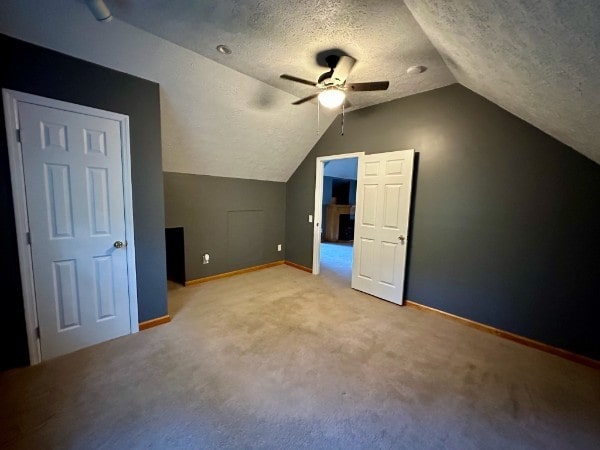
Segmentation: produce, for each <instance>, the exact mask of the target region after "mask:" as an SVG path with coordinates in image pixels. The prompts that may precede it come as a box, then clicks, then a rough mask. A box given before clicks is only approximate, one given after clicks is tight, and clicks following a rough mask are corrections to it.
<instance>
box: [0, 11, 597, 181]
mask: <svg viewBox="0 0 600 450" xmlns="http://www.w3.org/2000/svg"><path fill="white" fill-rule="evenodd" d="M106 3H107V4H108V6H109V7H110V8H111V9H112V11H113V13H114V15H115V17H116V18H115V20H113V21H112V22H109V23H99V22H96V21H95V20H94V19H93V17H92V15H91V13H90V12H89V10H88V9H87V8H86V6H85V4H84V2H83V0H53V1H51V2H44V7H43V8H41V7H40V3H39V1H38V0H2V2H0V32H3V33H6V34H8V35H10V36H14V37H17V38H19V39H23V40H25V41H28V42H33V43H35V44H38V45H41V46H44V47H48V48H51V49H54V50H57V51H60V52H63V53H66V54H69V55H72V56H75V57H78V58H81V59H84V60H88V61H92V62H94V63H97V64H101V65H103V66H106V67H111V68H114V69H117V70H120V71H123V72H127V73H130V74H133V75H136V76H139V77H142V78H146V79H150V80H153V81H156V82H157V83H159V84H160V95H161V122H162V124H161V127H162V147H163V169H164V170H165V171H172V172H183V173H196V174H206V175H216V176H228V177H238V178H253V179H260V180H271V181H286V180H287V179H288V178H289V176H290V175H291V174H292V173H293V172H294V170H295V169H296V167H297V166H298V164H299V163H300V162H301V161H302V159H303V158H304V157H305V156H306V154H307V153H308V152H309V151H310V149H311V148H312V147H313V145H314V144H315V142H316V141H317V140H318V139H319V137H320V135H321V134H322V132H323V131H324V130H325V129H326V128H327V127H328V126H329V125H330V124H331V123H332V120H333V119H334V115H333V114H331V113H330V114H329V115H327V114H325V115H323V114H322V115H321V125H320V129H319V130H318V131H317V112H316V106H315V104H314V103H313V102H309V103H306V104H304V105H301V106H292V105H290V103H291V102H293V101H294V100H296V99H297V98H298V97H304V96H306V95H309V94H311V93H313V92H314V91H313V88H311V87H309V86H303V85H298V84H295V83H291V82H288V81H285V80H281V79H279V75H280V74H282V73H288V74H292V75H296V76H299V77H302V78H307V79H311V80H314V79H316V78H317V77H318V75H319V74H321V73H322V72H324V71H325V69H324V67H321V66H319V64H318V63H317V55H318V54H319V52H324V51H326V50H328V49H332V48H337V49H340V50H342V51H344V52H346V53H347V54H349V55H351V56H353V57H354V58H356V59H357V60H358V62H357V63H356V65H355V67H354V69H353V71H352V73H351V75H350V77H349V81H351V82H363V81H378V80H389V81H390V82H391V83H390V89H389V90H388V91H385V92H373V93H371V92H353V93H351V94H350V95H351V98H350V100H351V102H352V103H353V105H354V108H355V109H356V108H359V107H364V106H368V105H371V104H376V103H380V102H384V101H388V100H392V99H395V98H399V97H403V96H407V95H411V94H415V93H418V92H423V91H426V90H430V89H434V88H437V87H441V86H445V85H447V84H451V83H453V82H455V81H459V82H460V83H462V84H463V85H465V86H467V87H468V88H470V89H472V90H473V91H475V92H477V93H479V94H480V95H483V96H484V97H486V98H488V99H489V100H491V101H493V102H495V103H497V104H498V105H500V106H502V107H504V108H506V109H507V110H509V111H511V112H512V113H514V114H515V115H517V116H519V117H521V118H522V119H524V120H526V121H527V122H529V123H531V124H533V125H535V126H537V127H538V128H540V129H542V130H543V131H545V132H547V133H549V134H550V135H552V136H554V137H556V138H557V139H559V140H561V141H562V142H564V143H566V144H568V145H570V146H572V147H573V148H575V149H576V150H578V151H579V152H581V153H583V154H585V155H587V156H588V157H590V158H591V159H593V160H594V161H596V162H599V163H600V135H599V133H600V131H599V130H600V126H599V124H600V107H599V105H600V98H599V96H600V76H599V74H600V63H599V59H598V58H599V55H600V49H599V45H600V31H599V30H600V25H598V24H600V1H598V0H579V1H575V0H563V1H559V0H545V1H531V0H477V1H476V0H406V1H405V2H402V1H400V0H393V1H392V0H383V1H381V0H378V1H357V0H337V1H335V0H305V1H296V2H294V1H291V0H281V1H276V0H267V1H259V0H238V1H231V0H222V1H216V0H205V1H191V0H106ZM405 3H406V5H407V6H408V7H407V6H406V5H405ZM221 43H224V44H227V45H229V46H230V47H231V48H232V50H233V53H232V54H231V55H229V56H226V55H221V54H220V53H217V52H216V50H215V47H216V45H217V44H221ZM432 43H433V44H432ZM438 52H439V53H438ZM440 54H441V55H442V56H440ZM442 57H443V58H442ZM417 64H418V65H425V66H427V67H428V70H427V71H426V72H424V73H423V74H421V75H416V76H414V75H413V76H411V75H407V74H406V69H407V68H408V67H409V66H412V65H417ZM322 113H323V110H322ZM353 150H357V149H353ZM358 150H362V149H358Z"/></svg>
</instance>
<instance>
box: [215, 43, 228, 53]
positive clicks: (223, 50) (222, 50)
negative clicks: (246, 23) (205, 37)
mask: <svg viewBox="0 0 600 450" xmlns="http://www.w3.org/2000/svg"><path fill="white" fill-rule="evenodd" d="M217 51H218V52H219V53H222V54H223V55H231V49H230V48H229V47H227V46H226V45H224V44H219V45H217Z"/></svg>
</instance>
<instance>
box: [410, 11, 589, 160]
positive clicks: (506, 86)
mask: <svg viewBox="0 0 600 450" xmlns="http://www.w3.org/2000/svg"><path fill="white" fill-rule="evenodd" d="M405 3H406V4H407V5H408V7H409V9H410V11H411V12H412V13H413V15H414V17H415V19H416V20H417V22H418V23H419V24H420V25H421V27H422V28H423V30H424V31H425V33H426V34H427V36H429V38H430V39H431V41H432V42H433V44H434V45H435V46H436V48H437V49H438V50H439V52H440V54H441V55H442V57H443V58H444V61H446V64H447V65H448V67H449V68H450V70H451V71H452V73H453V74H454V76H455V77H456V80H457V81H458V82H459V83H461V84H463V85H464V86H466V87H467V88H469V89H471V90H473V91H475V92H477V93H478V94H480V95H482V96H483V97H486V98H487V99H489V100H491V101H492V102H494V103H496V104H498V105H500V106H502V107H503V108H505V109H507V110H508V111H510V112H512V113H513V114H515V115H516V116H518V117H520V118H521V119H524V120H525V121H527V122H529V123H531V124H532V125H534V126H536V127H538V128H540V129H541V130H543V131H545V132H546V133H548V134H550V135H551V136H553V137H555V138H556V139H558V140H559V141H561V142H563V143H565V144H567V145H569V146H571V147H573V148H574V149H576V150H578V151H579V152H580V153H582V154H584V155H586V156H587V157H588V158H590V159H592V160H593V161H595V162H597V163H600V1H598V0H544V1H532V0H494V1H492V0H486V1H481V0H460V1H458V0H454V1H451V0H405Z"/></svg>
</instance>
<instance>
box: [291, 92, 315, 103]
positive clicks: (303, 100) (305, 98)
mask: <svg viewBox="0 0 600 450" xmlns="http://www.w3.org/2000/svg"><path fill="white" fill-rule="evenodd" d="M318 95H319V94H313V95H309V96H308V97H304V98H301V99H300V100H296V101H295V102H294V103H292V105H301V104H302V103H305V102H307V101H309V100H312V99H313V98H315V97H316V96H318Z"/></svg>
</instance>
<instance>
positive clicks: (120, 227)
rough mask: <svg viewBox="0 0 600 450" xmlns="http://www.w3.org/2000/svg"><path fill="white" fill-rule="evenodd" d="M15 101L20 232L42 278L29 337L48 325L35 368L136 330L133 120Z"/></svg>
mask: <svg viewBox="0 0 600 450" xmlns="http://www.w3.org/2000/svg"><path fill="white" fill-rule="evenodd" d="M14 95H15V96H16V98H15V97H13V98H9V94H6V95H5V106H7V107H8V108H10V109H12V110H11V111H10V113H11V115H12V113H14V114H15V117H13V119H15V120H16V121H17V123H16V125H17V127H18V129H19V136H20V143H17V144H15V143H13V145H12V148H13V155H12V156H13V157H12V159H13V169H14V170H13V172H14V174H15V175H18V176H16V179H18V178H19V177H21V180H20V181H21V183H22V185H23V186H22V187H24V192H23V194H24V195H23V200H24V202H23V203H24V207H25V209H24V210H23V209H22V208H21V207H19V208H16V215H17V228H18V233H22V232H28V241H29V242H28V244H29V245H28V246H27V247H28V248H26V249H24V248H22V247H23V246H22V245H20V257H21V259H22V260H23V261H21V264H22V269H21V271H22V274H23V275H24V276H23V279H24V283H26V282H27V278H30V279H33V283H32V287H33V292H31V293H30V294H31V296H32V297H33V298H32V299H30V301H32V303H33V305H29V308H26V309H29V311H30V314H29V317H28V331H29V330H30V328H31V326H32V323H31V322H32V320H33V319H37V327H39V328H38V330H37V333H36V334H37V337H38V339H39V341H38V342H39V347H38V351H39V350H41V355H38V356H40V358H37V357H35V349H32V348H30V353H31V351H32V350H34V351H33V357H32V362H34V363H35V362H37V361H36V360H37V359H43V360H45V359H48V358H53V357H55V356H59V355H62V354H65V353H68V352H72V351H74V350H77V349H79V348H82V347H85V346H88V345H92V344H96V343H99V342H102V341H106V340H109V339H112V338H115V337H118V336H122V335H124V334H129V333H130V332H131V331H137V298H136V291H135V266H134V265H133V264H132V261H133V254H132V252H133V230H132V217H131V211H128V208H126V206H127V204H128V203H129V201H130V198H129V197H128V195H127V193H128V192H129V193H130V189H131V188H130V182H129V176H128V174H127V176H125V170H124V166H123V162H124V160H123V155H124V152H125V151H126V150H127V148H128V144H127V142H128V130H127V129H126V127H127V118H126V116H122V115H117V114H113V113H109V112H103V111H98V110H93V109H91V108H85V107H79V106H78V105H69V104H65V103H62V102H60V104H59V105H56V104H53V102H54V101H49V100H47V99H41V98H38V97H34V96H27V94H21V93H14ZM18 97H21V99H19V98H18ZM43 103H46V104H43ZM67 108H68V109H69V110H66V109H67ZM73 109H79V110H81V111H82V112H79V111H74V110H73ZM7 125H8V122H7ZM19 149H20V151H19ZM18 159H21V161H20V162H21V168H20V170H21V172H20V173H19V169H18V166H17V164H16V160H18ZM126 168H128V166H126ZM125 179H126V180H127V183H129V185H128V186H127V185H126V183H125ZM18 183H19V181H18V180H17V181H15V183H14V188H16V192H19V191H20V187H19V186H18ZM16 199H17V201H16V202H15V203H17V202H20V201H21V199H19V198H18V195H17V196H16ZM23 216H24V217H23ZM128 244H129V246H128ZM28 256H29V257H28ZM25 260H28V261H29V263H30V265H29V266H28V265H27V264H26V263H25ZM24 290H25V291H27V289H24ZM25 295H26V297H27V292H26V293H25ZM26 302H27V298H26ZM132 302H135V303H136V305H135V307H133V308H132V307H131V304H132ZM32 310H33V311H34V312H35V313H37V314H36V315H37V317H34V318H32V315H33V314H32V313H31V311H32ZM134 316H135V317H134ZM134 323H135V325H134ZM30 347H31V340H30Z"/></svg>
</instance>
